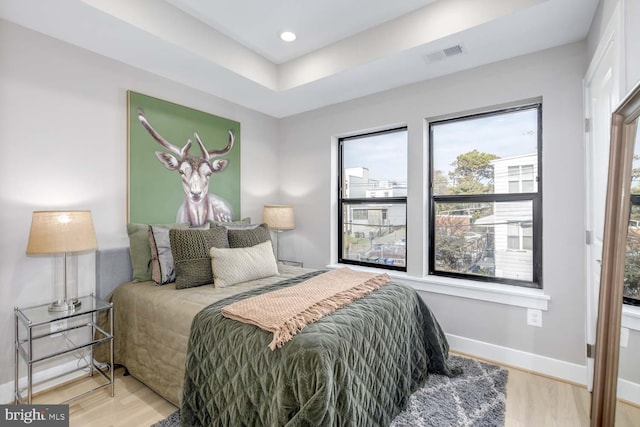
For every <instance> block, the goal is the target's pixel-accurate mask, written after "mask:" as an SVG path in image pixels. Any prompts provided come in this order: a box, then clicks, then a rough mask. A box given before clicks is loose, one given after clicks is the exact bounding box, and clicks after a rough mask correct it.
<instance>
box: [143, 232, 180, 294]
mask: <svg viewBox="0 0 640 427" xmlns="http://www.w3.org/2000/svg"><path fill="white" fill-rule="evenodd" d="M170 229H171V227H167V226H166V225H150V226H149V246H150V247H151V279H152V280H153V281H154V282H156V284H158V285H166V284H167V283H171V282H173V281H174V280H176V274H175V270H174V267H173V255H172V254H171V244H170V243H169V230H170Z"/></svg>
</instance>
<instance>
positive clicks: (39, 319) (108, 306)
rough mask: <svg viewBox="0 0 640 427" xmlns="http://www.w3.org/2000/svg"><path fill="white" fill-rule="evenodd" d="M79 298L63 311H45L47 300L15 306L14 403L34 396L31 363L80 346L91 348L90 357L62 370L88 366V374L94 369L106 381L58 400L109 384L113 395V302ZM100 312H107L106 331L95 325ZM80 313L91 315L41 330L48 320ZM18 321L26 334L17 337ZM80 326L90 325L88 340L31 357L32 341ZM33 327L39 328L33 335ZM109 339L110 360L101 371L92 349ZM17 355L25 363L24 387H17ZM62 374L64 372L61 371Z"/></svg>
mask: <svg viewBox="0 0 640 427" xmlns="http://www.w3.org/2000/svg"><path fill="white" fill-rule="evenodd" d="M79 300H80V302H81V306H80V307H79V308H78V309H76V310H74V311H65V312H50V311H48V307H49V305H48V304H44V305H39V306H35V307H28V308H22V309H21V308H18V307H14V318H15V378H14V380H15V399H16V402H17V403H20V404H25V403H27V404H31V403H32V398H33V367H34V365H35V364H37V363H40V362H43V361H46V360H49V359H53V358H55V357H58V356H62V355H64V354H67V353H71V352H74V351H77V350H80V349H83V348H87V347H88V348H90V350H91V355H90V361H89V364H88V365H87V366H82V367H79V368H77V369H74V370H70V371H67V372H65V373H64V374H70V373H72V372H76V371H80V370H88V376H93V374H94V373H96V372H97V373H99V374H100V375H101V376H102V377H103V378H104V379H105V380H106V381H107V382H106V383H105V384H101V385H99V386H97V387H94V388H92V389H90V390H88V391H85V392H83V393H81V394H78V395H76V396H73V397H71V398H70V399H67V400H65V401H64V402H61V403H67V402H70V401H72V400H74V399H77V398H80V397H82V396H85V395H87V394H89V393H92V392H94V391H97V390H100V389H102V388H105V387H109V386H110V387H111V397H113V396H114V395H115V381H114V379H115V377H114V372H113V304H112V303H108V302H106V301H103V300H101V299H100V298H98V297H96V296H94V295H93V294H91V295H89V296H86V297H82V298H79ZM101 312H106V313H107V315H108V316H109V331H108V332H107V331H105V330H104V329H103V328H101V327H100V326H98V324H97V323H98V315H99V313H101ZM82 316H90V320H89V322H88V323H79V324H76V325H72V326H69V327H67V328H65V329H62V330H57V331H55V332H51V331H50V330H49V329H47V330H46V331H42V330H43V329H45V328H46V327H50V325H51V324H53V323H55V322H58V321H60V320H72V319H78V318H81V317H82ZM72 323H73V322H72ZM20 324H22V325H23V326H24V328H25V330H26V335H27V336H26V337H25V338H21V337H20ZM81 328H91V338H90V339H89V341H88V342H86V343H84V344H80V345H74V346H73V347H71V348H67V349H65V350H62V351H54V352H51V353H48V354H46V355H43V356H40V357H34V352H33V344H34V342H35V341H37V340H39V339H42V338H46V337H49V336H51V335H54V334H63V333H65V332H67V331H72V330H78V329H81ZM34 329H35V330H36V331H37V330H41V331H40V332H41V333H40V334H37V335H35V334H34ZM105 342H108V343H109V363H108V364H107V366H108V372H109V375H107V374H106V373H105V372H103V369H102V368H101V367H100V366H98V365H97V364H96V362H95V360H94V359H93V351H94V346H96V345H98V344H101V343H105ZM20 359H22V361H23V362H24V363H26V365H27V386H26V388H24V387H23V388H22V389H21V388H20V386H19V380H20V378H19V371H20V369H19V366H20ZM64 374H63V375H64ZM54 378H55V377H53V378H48V379H46V380H45V382H46V381H50V380H52V379H54ZM23 391H26V392H27V395H26V399H25V398H23V396H22V392H23Z"/></svg>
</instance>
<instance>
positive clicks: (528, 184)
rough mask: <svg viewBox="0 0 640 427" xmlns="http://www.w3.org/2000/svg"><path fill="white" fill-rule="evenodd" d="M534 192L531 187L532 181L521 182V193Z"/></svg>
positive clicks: (532, 186) (533, 188)
mask: <svg viewBox="0 0 640 427" xmlns="http://www.w3.org/2000/svg"><path fill="white" fill-rule="evenodd" d="M534 191H535V187H534V185H533V181H522V192H523V193H533V192H534Z"/></svg>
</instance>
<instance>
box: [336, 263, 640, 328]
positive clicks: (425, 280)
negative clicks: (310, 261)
mask: <svg viewBox="0 0 640 427" xmlns="http://www.w3.org/2000/svg"><path fill="white" fill-rule="evenodd" d="M340 267H349V268H352V269H354V270H358V271H367V272H372V273H387V274H388V275H389V276H390V277H391V278H392V279H395V280H398V281H399V282H403V283H406V284H408V285H409V286H411V287H413V288H414V289H415V290H417V291H422V292H431V293H436V294H443V295H451V296H456V297H461V298H469V299H474V300H480V301H489V302H495V303H498V304H505V305H510V306H515V307H525V308H534V309H538V310H544V311H547V310H548V309H549V301H551V296H549V295H546V294H545V293H544V291H543V290H542V289H531V288H523V287H519V286H513V285H503V284H501V283H491V282H479V281H475V280H464V279H454V278H449V277H441V276H430V277H414V276H409V275H408V274H407V273H404V272H401V271H394V270H386V269H379V268H373V267H363V266H359V265H351V264H348V265H347V264H338V263H336V264H329V265H327V268H330V269H335V268H340ZM637 321H638V323H639V324H640V310H639V313H638V318H637Z"/></svg>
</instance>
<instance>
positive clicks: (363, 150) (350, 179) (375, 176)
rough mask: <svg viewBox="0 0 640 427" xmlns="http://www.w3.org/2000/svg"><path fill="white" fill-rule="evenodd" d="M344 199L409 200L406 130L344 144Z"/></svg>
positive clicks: (367, 136)
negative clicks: (387, 198)
mask: <svg viewBox="0 0 640 427" xmlns="http://www.w3.org/2000/svg"><path fill="white" fill-rule="evenodd" d="M342 144H343V148H342V165H343V168H344V169H343V170H342V177H343V178H342V181H343V182H342V185H343V198H345V199H349V198H381V197H406V196H407V131H406V129H403V130H399V131H393V132H387V133H380V134H372V135H364V136H361V137H357V138H349V139H344V140H343V141H342Z"/></svg>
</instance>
